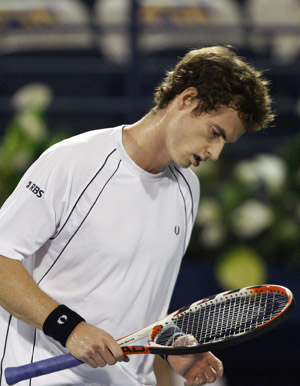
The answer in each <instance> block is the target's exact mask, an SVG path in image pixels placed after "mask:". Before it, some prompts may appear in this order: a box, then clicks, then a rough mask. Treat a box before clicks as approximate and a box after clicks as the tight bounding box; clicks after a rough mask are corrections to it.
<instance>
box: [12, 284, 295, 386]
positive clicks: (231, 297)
mask: <svg viewBox="0 0 300 386" xmlns="http://www.w3.org/2000/svg"><path fill="white" fill-rule="evenodd" d="M293 305H294V297H293V294H292V292H291V291H290V290H289V289H287V288H285V287H282V286H279V285H260V286H252V287H245V288H241V289H237V290H232V291H227V292H222V293H220V294H217V295H213V296H210V297H208V298H205V299H202V300H199V301H197V302H194V303H193V304H191V305H189V306H186V307H183V308H181V309H179V310H177V311H175V312H173V313H171V314H170V315H168V316H166V317H165V318H163V319H161V320H159V321H158V322H156V323H153V324H151V325H150V326H148V327H145V328H143V329H142V330H139V331H137V332H135V333H133V334H130V335H128V336H126V337H124V338H122V339H119V340H118V343H119V345H120V346H121V347H122V350H123V352H124V354H126V355H131V354H160V355H170V354H171V355H185V354H194V353H201V352H206V351H211V350H218V349H222V348H225V347H229V346H232V345H235V344H238V343H241V342H244V341H246V340H249V339H252V338H254V337H255V336H258V335H261V334H263V333H265V332H267V331H268V330H270V329H271V328H273V327H275V326H276V325H278V324H279V323H280V322H282V321H283V320H284V319H285V318H286V317H287V315H288V314H289V313H290V312H291V310H292V308H293ZM184 337H186V338H187V339H185V338H184ZM191 337H192V339H191ZM145 338H148V343H149V344H148V345H146V346H145V345H132V343H134V342H137V341H138V340H141V339H145ZM176 341H177V342H180V344H179V345H178V344H176ZM82 363H83V362H81V361H80V360H78V359H76V358H75V357H73V356H72V355H71V354H65V355H61V356H57V357H54V358H50V359H45V360H42V361H39V362H34V363H30V364H27V365H24V366H19V367H8V368H7V369H6V370H5V377H6V381H7V383H8V384H9V385H14V384H15V383H17V382H20V381H21V380H24V379H30V378H33V377H38V376H40V375H45V374H50V373H52V372H56V371H60V370H64V369H68V368H71V367H75V366H78V365H80V364H82Z"/></svg>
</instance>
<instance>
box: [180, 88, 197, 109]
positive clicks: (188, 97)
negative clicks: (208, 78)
mask: <svg viewBox="0 0 300 386" xmlns="http://www.w3.org/2000/svg"><path fill="white" fill-rule="evenodd" d="M197 95H198V90H197V89H196V87H188V88H186V89H185V90H184V91H182V93H181V94H179V95H178V97H177V107H178V109H179V110H183V109H185V108H189V107H190V106H191V105H193V104H194V103H195V100H194V98H195V97H196V96H197Z"/></svg>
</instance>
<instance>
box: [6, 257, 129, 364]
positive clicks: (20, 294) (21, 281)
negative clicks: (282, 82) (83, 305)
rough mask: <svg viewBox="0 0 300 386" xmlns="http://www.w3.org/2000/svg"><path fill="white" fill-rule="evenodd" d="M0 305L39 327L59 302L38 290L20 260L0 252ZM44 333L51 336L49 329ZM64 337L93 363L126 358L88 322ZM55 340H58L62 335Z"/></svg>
mask: <svg viewBox="0 0 300 386" xmlns="http://www.w3.org/2000/svg"><path fill="white" fill-rule="evenodd" d="M0 305H1V306H2V307H4V308H5V309H6V310H7V311H8V312H10V313H11V314H12V315H14V316H15V317H16V318H18V319H20V320H22V321H24V322H25V323H28V324H30V325H32V326H34V327H36V328H38V329H43V326H44V322H45V320H46V319H47V318H48V319H47V320H48V321H49V317H48V316H49V315H50V314H51V315H53V312H52V311H54V310H55V309H56V310H55V311H54V313H55V312H56V311H57V307H58V306H59V304H58V303H57V302H56V301H55V300H53V299H52V298H51V297H49V296H48V295H47V294H45V293H44V292H43V291H41V290H40V288H39V287H38V285H37V284H36V283H35V282H34V280H33V279H32V277H31V276H30V275H29V274H28V272H27V271H26V269H25V268H24V267H23V265H22V264H21V263H20V262H19V261H17V260H11V259H8V258H6V257H3V256H0ZM44 327H45V326H44ZM55 329H57V326H54V332H55ZM51 330H53V327H52V328H51ZM52 332H53V331H52ZM46 335H49V336H52V337H53V334H52V333H51V334H49V333H46ZM65 338H67V344H66V346H67V348H68V349H69V351H70V352H71V354H73V355H74V356H76V358H78V359H80V360H82V361H85V362H87V363H89V364H90V365H91V366H92V367H97V366H105V365H106V364H107V363H108V364H110V365H112V364H114V363H116V361H123V360H125V361H128V358H127V357H124V356H123V351H122V350H121V348H120V346H119V345H118V343H117V342H116V341H115V340H114V338H113V337H112V336H110V335H109V334H108V333H106V332H105V331H103V330H100V329H98V328H96V327H94V326H92V325H90V324H88V323H79V324H77V326H76V327H75V328H74V330H73V331H72V332H71V333H70V334H68V336H65ZM54 339H56V338H54ZM56 340H58V341H59V342H61V339H56ZM61 343H62V342H61ZM62 344H63V343H62Z"/></svg>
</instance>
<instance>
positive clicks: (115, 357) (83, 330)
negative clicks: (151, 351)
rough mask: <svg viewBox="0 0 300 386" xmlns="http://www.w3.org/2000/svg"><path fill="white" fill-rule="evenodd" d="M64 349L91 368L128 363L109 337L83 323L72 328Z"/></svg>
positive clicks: (118, 347) (113, 340) (119, 348)
mask: <svg viewBox="0 0 300 386" xmlns="http://www.w3.org/2000/svg"><path fill="white" fill-rule="evenodd" d="M66 347H67V349H68V350H69V351H70V353H71V354H72V355H73V356H74V357H76V358H77V359H79V360H81V361H83V362H86V363H88V364H89V365H90V366H91V367H93V368H96V367H104V366H105V365H107V364H108V365H114V364H115V363H116V362H122V361H124V362H128V361H129V358H128V357H127V356H124V354H123V351H122V349H121V347H120V346H119V345H118V343H117V341H116V340H115V339H114V338H113V337H112V336H111V335H109V334H108V333H107V332H105V331H104V330H101V329H99V328H97V327H95V326H92V325H91V324H88V323H85V322H81V323H79V324H78V325H77V326H76V327H75V328H74V330H73V331H72V333H71V334H70V336H69V337H68V339H67V342H66Z"/></svg>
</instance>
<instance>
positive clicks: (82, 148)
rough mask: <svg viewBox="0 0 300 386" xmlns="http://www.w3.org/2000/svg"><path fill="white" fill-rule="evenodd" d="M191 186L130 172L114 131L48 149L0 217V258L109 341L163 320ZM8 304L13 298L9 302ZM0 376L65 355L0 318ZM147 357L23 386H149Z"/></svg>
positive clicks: (186, 177) (187, 174) (172, 172)
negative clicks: (23, 270)
mask: <svg viewBox="0 0 300 386" xmlns="http://www.w3.org/2000/svg"><path fill="white" fill-rule="evenodd" d="M198 200H199V183H198V179H197V177H196V176H195V175H194V174H193V173H192V172H191V170H189V169H181V168H179V167H177V166H176V165H174V164H172V165H170V166H169V167H167V168H166V169H165V170H164V171H163V172H162V173H159V174H150V173H148V172H146V171H145V170H143V169H141V168H139V167H138V166H137V165H136V164H135V163H134V162H133V161H132V159H131V158H130V157H129V156H128V155H127V153H126V151H125V149H124V147H123V144H122V126H119V127H116V128H111V129H102V130H95V131H91V132H87V133H84V134H81V135H78V136H75V137H72V138H70V139H67V140H65V141H62V142H60V143H59V144H56V145H54V146H52V147H51V148H50V149H48V150H47V151H46V152H45V153H43V154H42V156H41V157H40V158H39V159H38V160H37V161H36V162H35V163H34V164H33V165H32V166H31V167H30V168H29V170H28V171H27V172H26V173H25V175H24V176H23V178H22V180H21V181H20V183H19V184H18V186H17V188H16V190H15V191H14V193H13V194H12V195H11V196H10V197H9V198H8V200H7V201H6V203H5V204H4V205H3V207H2V209H1V211H0V254H1V255H4V256H6V257H9V258H12V259H17V260H20V261H22V263H23V264H24V266H25V267H26V268H27V270H28V271H29V272H30V274H32V276H33V278H34V280H35V281H36V282H37V283H38V285H39V286H40V288H41V289H42V290H43V291H44V292H46V293H47V294H49V295H50V296H51V297H52V298H54V299H55V300H56V301H58V302H59V303H62V304H66V305H67V306H68V307H70V308H72V309H73V310H75V311H76V312H78V313H79V314H80V315H82V316H83V317H84V318H85V319H86V321H87V322H89V323H91V324H94V325H96V326H98V327H99V328H102V329H104V330H106V331H107V332H109V333H110V334H111V335H112V336H114V337H115V338H116V339H118V338H121V337H123V336H125V335H128V334H129V333H131V332H134V331H136V330H138V329H140V328H142V327H144V326H146V325H148V324H150V323H152V322H154V321H155V320H158V319H160V318H161V317H163V316H164V315H165V314H166V312H167V309H168V305H169V302H170V298H171V295H172V292H173V288H174V285H175V281H176V278H177V274H178V271H179V267H180V263H181V259H182V256H183V255H184V253H185V251H186V248H187V245H188V241H189V238H190V235H191V231H192V226H193V222H194V218H195V215H196V211H197V207H198ZM12 296H13V294H12ZM0 322H1V328H0V358H2V368H1V370H2V373H1V386H4V385H6V383H5V380H4V375H3V369H4V368H5V367H7V366H16V365H21V364H24V363H27V362H31V361H36V360H40V359H45V358H48V357H52V356H53V355H59V354H61V353H63V352H66V350H65V349H64V348H63V347H61V346H60V344H59V343H57V342H55V341H54V340H52V339H51V338H49V337H47V336H45V335H44V334H43V332H41V331H36V330H35V329H34V328H32V327H31V326H28V325H26V324H25V323H23V322H21V321H19V320H18V319H16V318H14V317H11V316H9V315H8V313H7V312H6V311H4V310H3V309H1V318H0ZM152 362H153V356H151V355H149V356H146V355H136V356H133V357H131V361H130V362H129V363H118V364H116V365H115V366H106V367H105V368H98V369H92V368H91V367H89V366H88V365H86V364H84V365H82V366H79V367H77V368H74V369H72V370H65V371H62V372H59V373H55V374H52V375H47V376H43V377H40V378H36V379H32V381H30V382H28V381H26V382H25V381H24V382H22V383H20V386H23V385H24V386H25V385H39V386H44V385H47V386H50V385H53V386H54V385H56V386H57V385H70V384H74V385H80V384H99V385H103V386H104V385H105V386H108V385H111V386H127V385H128V386H135V385H136V386H138V385H139V386H140V385H155V377H154V374H153V371H152Z"/></svg>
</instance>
